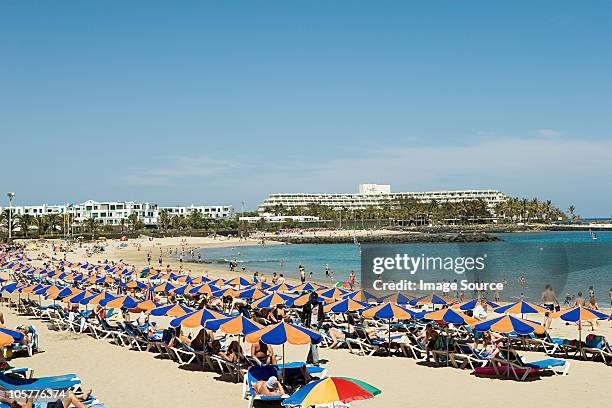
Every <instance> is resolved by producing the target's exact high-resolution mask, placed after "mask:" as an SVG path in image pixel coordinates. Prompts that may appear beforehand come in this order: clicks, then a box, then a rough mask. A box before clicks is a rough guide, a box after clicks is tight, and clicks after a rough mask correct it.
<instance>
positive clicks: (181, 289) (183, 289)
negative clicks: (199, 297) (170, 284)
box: [170, 285, 193, 295]
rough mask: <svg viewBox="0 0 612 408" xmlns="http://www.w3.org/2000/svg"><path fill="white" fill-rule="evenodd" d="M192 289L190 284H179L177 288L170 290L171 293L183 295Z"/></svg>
mask: <svg viewBox="0 0 612 408" xmlns="http://www.w3.org/2000/svg"><path fill="white" fill-rule="evenodd" d="M192 289H193V286H191V285H185V286H179V287H177V288H174V289H172V290H170V292H171V293H174V294H176V295H184V294H189V292H190V291H191V290H192Z"/></svg>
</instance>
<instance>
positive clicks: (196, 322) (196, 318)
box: [170, 309, 227, 328]
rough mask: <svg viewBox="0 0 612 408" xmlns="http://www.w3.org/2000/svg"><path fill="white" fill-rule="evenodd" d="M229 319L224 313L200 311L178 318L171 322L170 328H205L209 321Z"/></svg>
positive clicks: (207, 310)
mask: <svg viewBox="0 0 612 408" xmlns="http://www.w3.org/2000/svg"><path fill="white" fill-rule="evenodd" d="M224 317H227V316H225V315H224V314H222V313H219V312H215V311H214V310H209V309H200V310H196V311H195V312H191V313H187V314H186V315H184V316H181V317H177V318H176V319H174V320H172V321H171V322H170V326H172V327H178V326H181V325H182V326H183V327H187V328H193V327H200V326H204V324H205V323H206V321H207V320H212V319H221V318H224Z"/></svg>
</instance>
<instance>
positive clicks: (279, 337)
mask: <svg viewBox="0 0 612 408" xmlns="http://www.w3.org/2000/svg"><path fill="white" fill-rule="evenodd" d="M322 339H323V336H321V334H320V333H319V332H317V331H315V330H311V329H308V328H306V327H302V326H296V325H294V324H289V323H286V322H280V323H277V324H274V325H271V326H267V327H264V328H263V329H260V330H258V331H256V332H253V333H250V334H248V335H247V336H246V341H248V342H249V343H257V342H258V341H259V340H261V341H263V342H264V343H266V344H272V345H280V344H285V343H289V344H310V343H312V344H319V343H320V342H321V340H322ZM283 361H284V360H283Z"/></svg>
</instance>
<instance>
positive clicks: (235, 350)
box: [212, 340, 245, 364]
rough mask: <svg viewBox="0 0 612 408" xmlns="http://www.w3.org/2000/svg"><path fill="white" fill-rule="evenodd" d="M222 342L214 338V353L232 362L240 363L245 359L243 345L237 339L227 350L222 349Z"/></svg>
mask: <svg viewBox="0 0 612 408" xmlns="http://www.w3.org/2000/svg"><path fill="white" fill-rule="evenodd" d="M220 348H221V343H219V340H214V341H213V344H212V349H213V353H214V354H216V355H218V356H219V357H221V358H222V359H224V360H225V361H229V362H230V363H235V364H238V363H240V362H242V361H244V360H245V359H244V352H243V351H242V347H241V346H240V343H239V342H238V341H236V340H234V341H232V342H231V343H230V345H229V346H228V347H227V351H221V350H220Z"/></svg>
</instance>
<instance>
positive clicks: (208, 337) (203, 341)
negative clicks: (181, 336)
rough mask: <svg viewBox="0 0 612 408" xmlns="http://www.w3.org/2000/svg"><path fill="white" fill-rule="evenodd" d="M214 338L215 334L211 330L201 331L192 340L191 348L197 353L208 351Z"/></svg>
mask: <svg viewBox="0 0 612 408" xmlns="http://www.w3.org/2000/svg"><path fill="white" fill-rule="evenodd" d="M214 338H215V337H214V333H213V332H212V331H211V330H208V329H201V330H200V331H199V333H198V334H197V335H196V336H195V338H194V339H193V340H191V344H190V346H191V348H193V349H194V350H197V351H204V350H208V349H209V348H210V345H211V343H212V341H213V340H214Z"/></svg>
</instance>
